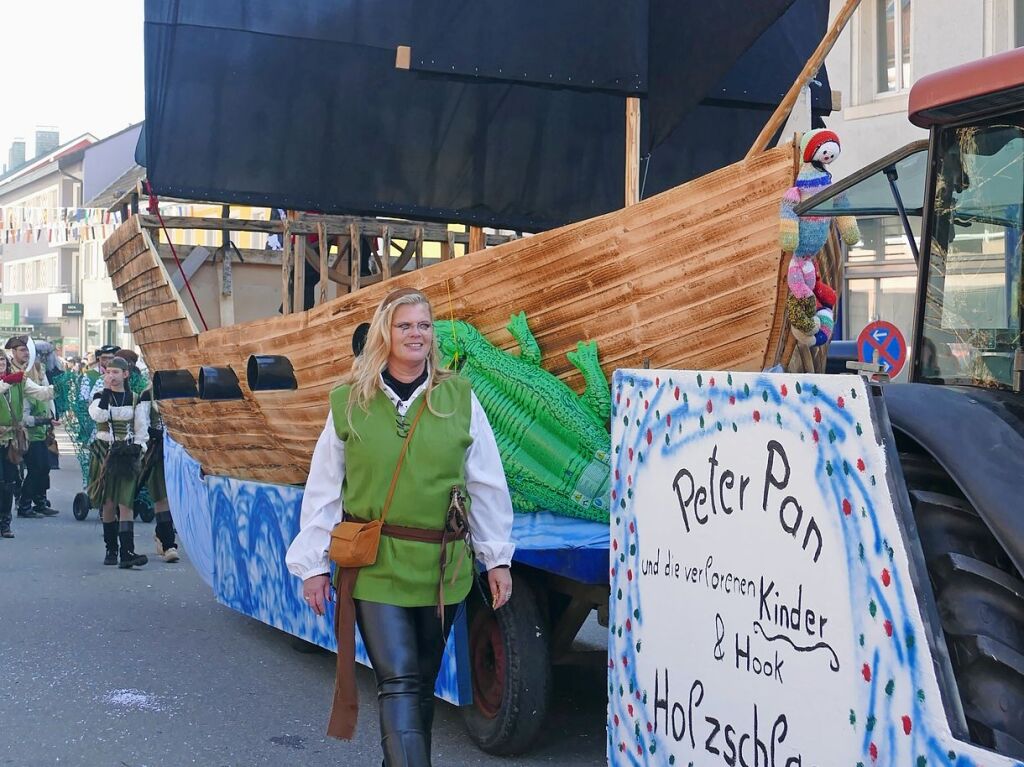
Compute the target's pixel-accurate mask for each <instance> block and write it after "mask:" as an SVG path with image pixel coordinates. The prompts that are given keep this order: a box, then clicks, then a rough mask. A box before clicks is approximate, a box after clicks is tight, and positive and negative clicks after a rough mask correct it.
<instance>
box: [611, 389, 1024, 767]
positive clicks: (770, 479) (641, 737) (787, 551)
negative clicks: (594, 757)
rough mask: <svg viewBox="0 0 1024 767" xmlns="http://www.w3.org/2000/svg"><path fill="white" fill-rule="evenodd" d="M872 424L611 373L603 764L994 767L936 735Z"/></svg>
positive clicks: (762, 397)
mask: <svg viewBox="0 0 1024 767" xmlns="http://www.w3.org/2000/svg"><path fill="white" fill-rule="evenodd" d="M872 407H873V406H872V403H871V396H870V394H869V392H868V390H867V388H866V385H865V384H864V382H863V381H862V380H861V379H860V378H857V377H854V376H791V375H767V374H737V373H733V374H728V373H720V372H682V371H656V370H633V371H628V370H627V371H617V372H616V374H615V381H614V385H613V415H612V445H613V449H614V451H615V455H614V463H613V465H614V469H613V482H612V507H613V508H612V519H611V523H612V530H611V540H612V546H611V562H610V576H611V585H612V589H611V607H610V613H609V616H610V618H609V621H610V632H611V636H610V642H609V661H608V666H609V672H608V676H609V684H608V692H609V707H608V759H609V763H610V764H612V765H680V766H681V767H685V766H686V765H717V764H723V765H728V767H735V766H736V765H740V766H745V765H749V766H753V765H758V766H761V765H764V766H765V767H773V766H775V767H798V766H799V767H803V766H808V767H810V766H811V765H818V766H820V765H849V766H850V767H856V765H868V766H870V765H893V766H895V765H899V766H900V767H926V765H935V764H956V765H958V766H962V765H973V764H993V765H994V764H999V765H1002V764H1010V763H1011V762H1010V761H1009V760H1006V759H1003V758H1001V757H998V756H995V755H993V754H991V753H989V752H985V751H982V750H981V749H977V748H974V747H972V746H969V745H965V744H962V743H958V742H956V741H955V740H954V738H953V737H952V735H951V734H950V732H951V729H950V726H949V724H948V720H947V718H946V714H945V709H944V708H943V704H942V700H941V696H940V694H939V688H938V682H937V679H936V676H935V672H934V670H933V663H932V658H931V657H930V656H931V655H933V654H934V653H933V648H931V647H930V645H929V639H928V634H927V633H926V632H925V629H924V623H923V621H922V617H921V615H922V612H921V609H920V607H919V602H918V594H917V593H916V591H915V587H914V585H913V579H912V578H911V574H910V559H909V557H908V554H907V551H906V548H905V546H904V542H903V541H904V537H903V533H902V532H901V526H900V524H899V522H898V520H897V518H896V513H895V511H894V504H893V500H892V491H891V490H890V485H889V478H888V477H887V471H886V457H885V455H886V454H885V451H884V448H883V445H882V444H880V441H879V437H878V435H877V434H876V426H875V420H874V417H873V413H872ZM894 487H895V485H894ZM901 492H902V491H901Z"/></svg>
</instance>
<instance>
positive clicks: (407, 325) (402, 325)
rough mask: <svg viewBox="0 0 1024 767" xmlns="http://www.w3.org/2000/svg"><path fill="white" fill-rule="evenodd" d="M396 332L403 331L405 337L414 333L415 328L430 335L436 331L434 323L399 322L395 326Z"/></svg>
mask: <svg viewBox="0 0 1024 767" xmlns="http://www.w3.org/2000/svg"><path fill="white" fill-rule="evenodd" d="M392 327H394V328H395V329H396V330H398V331H401V333H402V335H403V336H407V335H409V334H410V333H411V332H412V329H413V328H416V329H417V330H418V331H420V332H421V333H429V332H430V331H431V330H433V329H434V323H433V322H417V323H415V324H414V323H412V322H399V323H398V324H397V325H393V326H392Z"/></svg>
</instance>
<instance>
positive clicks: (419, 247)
mask: <svg viewBox="0 0 1024 767" xmlns="http://www.w3.org/2000/svg"><path fill="white" fill-rule="evenodd" d="M413 242H415V243H416V268H417V269H422V268H423V227H416V234H415V235H414V236H413Z"/></svg>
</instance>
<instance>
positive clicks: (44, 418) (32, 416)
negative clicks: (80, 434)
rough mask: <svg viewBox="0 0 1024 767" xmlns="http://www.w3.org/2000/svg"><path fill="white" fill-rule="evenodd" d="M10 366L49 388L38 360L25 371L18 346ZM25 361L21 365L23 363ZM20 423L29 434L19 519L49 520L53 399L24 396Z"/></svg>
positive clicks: (25, 355)
mask: <svg viewBox="0 0 1024 767" xmlns="http://www.w3.org/2000/svg"><path fill="white" fill-rule="evenodd" d="M12 356H13V359H12V362H13V365H14V368H15V369H16V370H20V371H22V372H24V374H25V376H26V378H27V380H31V381H33V382H35V383H36V384H38V385H39V386H40V387H45V386H48V385H49V381H48V380H47V378H46V370H45V369H44V367H43V362H42V360H41V359H39V358H36V360H35V364H33V365H32V367H31V368H28V363H29V360H28V356H29V352H28V348H27V343H26V346H24V347H18V348H17V349H15V350H14V353H13V355H12ZM22 358H24V362H22ZM23 408H24V409H23V423H24V425H25V429H26V431H27V432H28V451H27V452H26V453H25V481H24V483H23V484H22V486H21V494H20V495H19V496H18V516H19V517H52V516H55V515H56V514H57V511H56V510H55V509H52V508H50V506H49V505H47V503H46V491H47V490H49V489H50V450H49V447H48V442H49V438H50V435H51V434H52V429H53V427H54V426H56V424H57V420H56V411H55V410H54V404H53V400H39V399H33V398H32V397H25V398H24V402H23Z"/></svg>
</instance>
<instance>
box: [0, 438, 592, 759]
mask: <svg viewBox="0 0 1024 767" xmlns="http://www.w3.org/2000/svg"><path fill="white" fill-rule="evenodd" d="M61 465H62V469H61V470H60V471H59V472H54V473H53V475H52V483H53V489H52V490H51V491H50V500H51V503H52V504H53V506H54V507H55V508H58V509H60V512H61V513H60V515H59V516H56V517H52V518H49V519H20V520H19V519H17V518H16V519H15V520H14V532H15V535H16V538H15V539H13V540H2V539H0V765H14V766H15V767H42V766H43V765H46V766H49V765H61V766H64V765H71V766H73V767H77V766H78V765H81V766H82V767H108V766H109V767H176V766H177V765H202V766H203V767H207V766H208V767H235V766H236V765H238V766H239V767H241V766H242V765H245V767H254V766H257V765H273V766H274V767H289V766H291V765H295V766H296V767H297V766H299V765H301V766H302V767H319V765H324V766H325V767H326V766H327V765H330V766H331V767H338V766H339V765H345V766H346V767H349V766H351V767H361V766H362V765H367V766H370V765H377V764H380V756H379V746H378V729H377V721H376V712H375V700H374V687H373V677H372V673H371V672H370V671H369V670H368V669H364V668H360V669H359V671H358V675H359V687H360V700H361V703H362V712H361V715H360V724H359V733H358V736H357V739H356V740H354V741H352V742H350V743H343V742H340V741H335V740H330V739H328V738H326V737H325V736H324V734H323V732H324V728H325V726H326V716H327V711H328V707H329V704H330V699H331V692H332V684H333V667H334V655H333V654H327V653H323V652H317V653H313V654H309V653H302V652H298V651H296V650H295V649H294V648H293V642H292V639H291V637H290V636H289V635H286V634H284V633H282V632H280V631H277V630H275V629H273V628H270V627H269V626H265V625H263V624H262V623H259V622H257V621H255V620H252V619H250V618H247V617H245V616H242V615H240V614H238V613H236V612H234V611H232V610H230V609H228V608H226V607H222V606H221V605H219V604H217V603H216V602H215V601H214V599H213V596H212V594H211V593H210V590H209V589H208V588H207V586H206V584H205V583H203V582H202V580H200V578H199V576H198V575H197V574H196V572H195V571H194V570H193V569H192V567H191V565H189V564H188V561H187V560H188V557H187V552H186V553H185V555H184V556H183V558H182V561H181V562H180V563H178V564H173V565H172V564H167V563H165V562H163V561H162V560H160V559H157V558H156V557H155V555H154V550H153V526H152V524H141V523H137V524H136V549H137V550H138V551H139V552H140V553H144V554H147V555H149V556H150V563H149V564H148V565H146V566H145V567H142V568H139V569H136V570H127V571H126V570H119V569H118V568H116V567H104V566H103V565H102V564H101V561H102V558H103V541H102V534H101V527H100V523H99V520H98V518H97V515H96V513H95V511H94V512H92V513H91V514H90V516H89V518H88V519H87V520H86V521H85V522H77V521H75V519H74V518H73V517H72V516H71V513H70V509H71V500H72V497H73V496H74V494H75V493H76V492H78V491H79V490H80V489H81V476H80V474H79V471H78V467H77V463H76V462H75V460H74V457H73V456H72V455H68V454H65V455H62V456H61ZM591 636H592V637H594V638H595V639H598V640H599V639H600V632H599V631H594V630H593V629H592V633H591ZM604 685H605V677H604V674H603V673H602V672H601V671H600V670H596V669H594V670H591V669H578V668H575V669H562V670H558V671H556V683H555V690H556V692H555V699H554V703H553V707H552V709H553V713H552V715H551V716H550V719H549V721H548V722H547V724H546V726H545V730H544V734H543V736H542V739H541V743H540V744H539V745H538V746H537V747H536V748H535V749H534V750H533V751H532V752H531V753H530V754H528V755H526V756H521V757H510V758H498V757H491V756H488V755H487V754H484V753H483V752H481V751H479V750H478V749H477V748H476V747H475V746H474V745H473V743H472V742H471V741H470V740H469V738H468V736H467V735H466V733H465V731H464V729H463V726H462V721H461V717H460V714H459V711H458V709H457V708H455V707H453V706H450V705H448V704H446V703H441V702H439V704H438V712H437V717H436V720H435V724H434V760H433V761H434V765H435V767H446V766H447V765H459V766H460V767H469V766H470V765H499V764H500V765H547V764H559V765H561V766H562V767H576V765H599V764H605V757H604V753H605V748H604V737H605V735H604V732H605V730H604V719H605V701H606V696H605V687H604Z"/></svg>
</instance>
